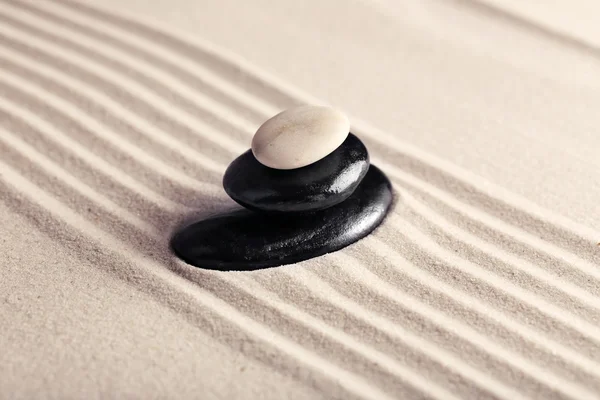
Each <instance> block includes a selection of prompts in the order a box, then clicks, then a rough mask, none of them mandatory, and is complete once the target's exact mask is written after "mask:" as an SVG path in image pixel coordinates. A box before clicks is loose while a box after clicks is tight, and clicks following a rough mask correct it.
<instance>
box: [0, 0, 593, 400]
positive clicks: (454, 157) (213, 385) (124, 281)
mask: <svg viewBox="0 0 600 400" xmlns="http://www.w3.org/2000/svg"><path fill="white" fill-rule="evenodd" d="M273 3H275V4H273ZM561 7H562V8H561ZM592 8H594V5H593V4H592V3H591V2H587V4H586V2H582V3H581V6H580V7H574V6H573V5H572V4H570V2H567V1H558V2H554V4H553V6H552V7H548V8H542V7H541V6H538V5H536V4H533V3H532V4H526V5H525V4H520V2H516V1H512V0H493V1H492V0H488V1H487V2H479V1H467V0H447V1H441V0H427V1H423V2H403V3H398V2H392V1H386V0H380V1H349V2H342V1H341V0H327V1H323V2H321V1H319V2H317V1H310V2H295V1H291V0H290V1H283V2H267V1H261V0H252V1H248V2H238V1H234V0H219V1H217V0H214V1H201V2H193V1H189V0H175V1H171V2H157V4H152V5H150V4H149V2H147V1H142V0H127V1H116V0H109V1H102V2H100V1H94V2H78V1H73V0H61V1H54V0H52V1H46V0H44V1H37V0H19V1H14V2H13V1H5V2H2V3H0V224H1V226H2V227H3V229H2V234H1V235H0V252H1V254H2V255H3V257H2V261H0V263H1V264H0V267H1V268H0V318H1V319H2V321H3V324H2V329H1V330H0V349H1V351H0V398H6V399H31V398H56V399H59V398H60V399H65V398H73V399H75V398H91V399H93V398H143V399H152V398H156V399H159V398H160V399H163V398H177V399H187V398H202V399H253V398H265V399H269V398H272V399H282V398H294V399H295V398H298V399H302V398H306V399H317V398H327V399H332V398H340V399H350V398H368V399H387V398H390V399H391V398H402V399H413V398H441V399H452V398H472V399H481V398H505V399H518V398H540V399H555V398H557V399H558V398H578V399H579V398H581V399H584V398H585V399H587V398H598V397H599V395H598V393H600V362H599V361H598V360H600V323H599V321H600V247H599V246H598V242H600V231H599V230H598V226H599V224H600V212H599V210H600V209H599V208H598V206H597V204H598V198H600V186H599V185H598V182H600V180H599V179H598V178H599V175H600V174H599V172H598V171H600V168H599V165H598V163H599V161H598V157H597V154H598V150H599V149H600V136H599V135H597V134H596V130H597V126H599V125H600V124H599V123H600V117H599V116H598V113H597V112H596V111H597V105H598V104H600V59H599V54H600V53H599V50H598V46H600V40H599V39H598V36H597V34H596V33H597V26H596V25H595V24H594V23H593V18H591V17H590V16H591V15H593V14H592V13H591V11H590V10H591V9H592ZM596 8H597V6H596ZM563 11H564V12H563ZM562 15H564V18H560V16H562ZM304 103H326V104H331V105H334V106H336V107H338V108H340V109H342V110H344V111H345V112H347V113H348V114H349V117H350V121H351V124H352V130H353V132H354V133H356V134H357V135H358V136H359V137H361V138H362V139H363V140H364V142H365V143H366V144H367V146H368V148H369V150H370V152H371V155H372V161H373V162H374V163H376V164H377V165H378V166H379V167H381V168H382V169H383V170H384V171H385V172H386V173H387V174H388V175H389V176H390V178H391V179H392V181H393V184H394V190H395V194H396V204H395V207H394V211H393V213H392V214H391V215H390V217H389V218H388V219H387V220H386V221H385V223H384V224H383V225H382V226H381V227H380V228H379V229H378V230H377V231H376V232H375V233H374V234H373V235H372V236H370V237H368V238H366V239H364V240H362V241H360V242H359V243H357V244H356V245H353V246H351V247H349V248H347V249H344V250H343V251H341V252H338V253H334V254H330V255H327V256H324V257H320V258H317V259H313V260H309V261H306V262H303V263H300V264H296V265H293V266H287V267H283V268H275V269H269V270H264V271H258V272H253V273H217V272H211V271H203V270H199V269H195V268H191V267H189V266H187V265H185V264H183V263H181V262H180V261H178V260H177V259H176V258H175V257H173V255H172V254H171V253H170V251H169V249H168V246H167V243H168V238H169V236H170V235H171V233H172V232H173V230H174V229H176V227H178V226H180V225H181V224H182V223H185V221H188V220H191V219H193V218H197V217H199V216H202V215H205V214H207V213H211V212H214V211H219V210H222V209H225V208H228V207H231V206H233V202H232V201H231V200H230V199H228V198H227V196H226V195H225V193H224V191H223V189H222V188H221V186H220V181H221V176H222V173H223V172H224V170H225V168H226V166H227V164H228V163H229V162H230V161H231V160H232V159H233V158H234V157H235V156H237V155H238V154H239V153H241V152H242V151H244V150H246V149H248V148H249V146H250V141H251V137H252V134H253V132H254V131H255V130H256V128H258V126H260V124H261V123H262V122H263V121H264V120H266V119H267V118H269V117H270V116H272V115H274V114H276V113H277V112H279V111H281V110H283V109H285V108H287V107H290V106H292V105H295V104H304Z"/></svg>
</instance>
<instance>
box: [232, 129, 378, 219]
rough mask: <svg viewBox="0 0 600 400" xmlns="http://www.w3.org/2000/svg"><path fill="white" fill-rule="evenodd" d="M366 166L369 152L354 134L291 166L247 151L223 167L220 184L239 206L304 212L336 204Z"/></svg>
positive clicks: (358, 180) (356, 181) (352, 185)
mask: <svg viewBox="0 0 600 400" xmlns="http://www.w3.org/2000/svg"><path fill="white" fill-rule="evenodd" d="M368 169H369V153H368V151H367V148H366V147H365V145H364V144H363V143H362V142H361V140H360V139H359V138H357V137H356V136H355V135H353V134H349V135H348V138H347V139H346V140H345V141H344V143H342V144H341V145H340V146H339V147H338V148H337V149H336V150H335V151H333V152H332V153H331V154H329V155H327V156H326V157H325V158H323V159H321V160H319V161H317V162H315V163H312V164H310V165H307V166H306V167H302V168H297V169H292V170H278V169H273V168H269V167H266V166H264V165H262V164H261V163H259V162H258V161H257V160H256V158H254V156H253V155H252V152H251V151H247V152H246V153H244V154H242V155H241V156H239V157H238V158H236V159H235V160H234V161H233V162H232V163H231V164H230V165H229V167H228V168H227V171H225V176H224V177H223V187H224V188H225V191H226V192H227V194H228V195H229V196H230V197H231V198H232V199H233V200H235V201H236V202H238V203H239V204H241V205H242V206H244V207H246V208H249V209H251V210H256V211H262V212H281V213H285V212H307V211H316V210H321V209H324V208H327V207H331V206H333V205H335V204H338V203H340V202H342V201H344V200H346V199H347V198H348V196H350V195H351V194H352V192H354V190H355V189H356V187H357V186H358V184H359V183H360V181H361V180H362V179H363V178H364V176H365V175H366V173H367V170H368Z"/></svg>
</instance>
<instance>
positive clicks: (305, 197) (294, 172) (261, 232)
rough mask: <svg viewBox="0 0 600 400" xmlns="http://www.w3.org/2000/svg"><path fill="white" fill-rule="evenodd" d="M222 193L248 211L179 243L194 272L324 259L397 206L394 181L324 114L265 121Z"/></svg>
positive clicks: (178, 238)
mask: <svg viewBox="0 0 600 400" xmlns="http://www.w3.org/2000/svg"><path fill="white" fill-rule="evenodd" d="M223 186H224V188H225V191H226V192H227V194H228V195H229V196H230V197H231V198H232V199H233V200H235V201H236V202H237V203H239V204H240V205H242V206H243V207H245V208H246V209H245V210H238V211H234V212H229V213H226V214H222V215H218V216H215V217H212V218H209V219H206V220H203V221H199V222H196V223H194V224H192V225H190V226H188V227H186V228H184V229H183V230H182V231H180V232H179V233H177V234H176V235H175V237H174V238H173V240H172V247H173V249H174V250H175V252H176V253H177V254H178V255H179V256H180V257H181V258H182V259H183V260H185V261H186V262H188V263H190V264H192V265H195V266H198V267H202V268H210V269H219V270H251V269H258V268H265V267H274V266H278V265H283V264H290V263H295V262H299V261H303V260H306V259H309V258H312V257H316V256H320V255H323V254H326V253H329V252H332V251H335V250H339V249H341V248H343V247H345V246H348V245H349V244H351V243H353V242H355V241H357V240H359V239H361V238H363V237H364V236H366V235H368V234H369V233H370V232H372V231H373V230H374V229H375V228H376V227H377V226H378V225H379V224H380V223H381V222H382V221H383V219H384V217H385V214H386V213H387V211H388V210H389V208H390V206H391V203H392V193H391V187H390V183H389V180H388V179H387V177H385V175H384V174H383V173H382V172H381V171H380V170H379V169H378V168H377V167H375V166H373V165H370V162H369V153H368V151H367V148H366V147H365V145H364V144H363V143H362V142H361V140H360V139H359V138H358V137H356V136H355V135H353V134H352V133H350V123H349V122H348V119H347V118H346V116H345V115H344V114H342V113H341V112H339V111H337V110H335V109H332V108H329V107H322V106H301V107H296V108H293V109H289V110H286V111H284V112H282V113H280V114H277V115H276V116H274V117H273V118H271V119H269V120H268V121H266V122H265V123H264V124H263V125H262V126H261V127H260V128H259V129H258V131H257V132H256V134H255V135H254V138H253V140H252V148H251V149H250V150H248V151H246V152H245V153H243V154H242V155H241V156H239V157H238V158H236V159H235V160H234V161H233V162H232V163H231V164H230V165H229V167H228V168H227V171H226V172H225V176H224V178H223Z"/></svg>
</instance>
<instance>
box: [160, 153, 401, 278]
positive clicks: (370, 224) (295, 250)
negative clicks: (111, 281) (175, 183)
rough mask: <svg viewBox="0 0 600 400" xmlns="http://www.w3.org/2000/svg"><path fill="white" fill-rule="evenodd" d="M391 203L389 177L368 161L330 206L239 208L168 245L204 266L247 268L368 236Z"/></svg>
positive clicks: (287, 261)
mask: <svg viewBox="0 0 600 400" xmlns="http://www.w3.org/2000/svg"><path fill="white" fill-rule="evenodd" d="M391 204H392V191H391V185H390V181H389V180H388V178H387V177H386V176H385V175H384V174H383V173H382V172H381V171H380V170H379V169H378V168H377V167H375V166H373V165H371V166H370V168H369V171H368V172H367V175H366V176H365V178H364V179H363V180H362V182H361V183H360V185H358V188H356V190H355V191H354V193H353V194H352V195H351V196H350V197H348V198H347V199H346V200H345V201H343V202H341V203H339V204H337V205H335V206H333V207H329V208H326V209H324V210H321V211H315V212H314V213H309V214H303V215H291V216H287V215H273V214H262V213H256V212H252V211H249V210H244V209H241V210H238V211H234V212H229V213H225V214H221V215H217V216H215V217H212V218H208V219H205V220H202V221H199V222H196V223H194V224H192V225H189V226H187V227H186V228H184V229H182V230H181V231H180V232H179V233H177V234H176V235H175V236H174V238H173V239H172V240H171V247H172V248H173V250H174V251H175V253H176V254H177V255H178V256H179V257H181V258H182V259H183V260H184V261H185V262H187V263H189V264H191V265H194V266H196V267H200V268H206V269H216V270H222V271H229V270H242V271H248V270H255V269H259V268H266V267H275V266H279V265H283V264H291V263H296V262H300V261H304V260H308V259H310V258H313V257H317V256H320V255H323V254H326V253H330V252H332V251H336V250H339V249H341V248H344V247H346V246H348V245H350V244H352V243H354V242H356V241H357V240H360V239H361V238H363V237H365V236H367V235H368V234H369V233H371V232H372V231H373V230H374V229H375V228H376V227H377V226H378V225H379V224H380V223H381V222H382V221H383V219H384V218H385V215H386V214H387V212H388V211H389V209H390V206H391Z"/></svg>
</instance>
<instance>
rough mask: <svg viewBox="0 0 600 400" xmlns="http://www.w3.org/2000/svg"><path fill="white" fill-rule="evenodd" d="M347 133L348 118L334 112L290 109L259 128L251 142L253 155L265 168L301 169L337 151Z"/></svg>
mask: <svg viewBox="0 0 600 400" xmlns="http://www.w3.org/2000/svg"><path fill="white" fill-rule="evenodd" d="M349 132H350V122H349V121H348V118H347V117H346V116H345V115H344V114H343V113H342V112H340V111H338V110H336V109H334V108H331V107H324V106H300V107H295V108H290V109H289V110H286V111H283V112H281V113H279V114H277V115H275V116H274V117H273V118H271V119H269V120H267V121H266V122H265V123H264V124H262V125H261V126H260V128H258V130H257V131H256V133H255V134H254V138H252V153H253V154H254V157H256V159H257V160H258V161H259V162H260V163H261V164H263V165H266V166H267V167H271V168H275V169H294V168H300V167H304V166H306V165H309V164H312V163H314V162H315V161H319V160H320V159H322V158H323V157H325V156H327V155H328V154H330V153H331V152H332V151H334V150H335V149H337V148H338V147H339V146H340V144H342V143H343V142H344V140H346V137H348V133H349Z"/></svg>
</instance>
